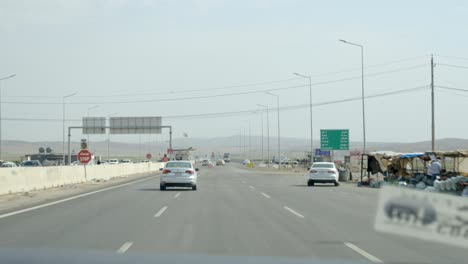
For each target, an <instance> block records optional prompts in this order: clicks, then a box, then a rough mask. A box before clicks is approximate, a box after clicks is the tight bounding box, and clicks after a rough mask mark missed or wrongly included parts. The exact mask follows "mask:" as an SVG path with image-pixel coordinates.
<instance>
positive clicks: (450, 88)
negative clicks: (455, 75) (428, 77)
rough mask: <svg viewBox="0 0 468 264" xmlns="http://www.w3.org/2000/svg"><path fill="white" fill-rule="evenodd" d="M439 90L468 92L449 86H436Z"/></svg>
mask: <svg viewBox="0 0 468 264" xmlns="http://www.w3.org/2000/svg"><path fill="white" fill-rule="evenodd" d="M436 87H437V88H441V89H447V90H454V91H460V92H468V90H467V89H461V88H455V87H449V86H440V85H436Z"/></svg>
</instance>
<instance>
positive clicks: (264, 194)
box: [261, 193, 271, 198]
mask: <svg viewBox="0 0 468 264" xmlns="http://www.w3.org/2000/svg"><path fill="white" fill-rule="evenodd" d="M261 194H262V195H263V196H265V197H266V198H271V197H270V195H268V194H266V193H261Z"/></svg>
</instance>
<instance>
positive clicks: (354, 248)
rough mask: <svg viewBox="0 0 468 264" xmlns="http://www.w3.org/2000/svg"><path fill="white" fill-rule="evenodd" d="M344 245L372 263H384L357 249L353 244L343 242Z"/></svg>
mask: <svg viewBox="0 0 468 264" xmlns="http://www.w3.org/2000/svg"><path fill="white" fill-rule="evenodd" d="M344 244H345V245H346V246H347V247H349V248H350V249H352V250H354V251H356V252H357V253H359V254H360V255H361V256H363V257H365V258H366V259H368V260H370V261H371V262H372V263H384V262H383V261H382V260H380V259H378V258H377V257H375V256H373V255H371V254H369V253H368V252H367V251H365V250H363V249H361V248H359V247H358V246H356V245H354V244H353V243H349V242H344Z"/></svg>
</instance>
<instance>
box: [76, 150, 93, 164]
mask: <svg viewBox="0 0 468 264" xmlns="http://www.w3.org/2000/svg"><path fill="white" fill-rule="evenodd" d="M91 158H92V154H91V152H89V151H88V150H86V149H83V150H81V151H80V152H78V161H79V162H80V163H81V164H88V163H89V162H90V161H91Z"/></svg>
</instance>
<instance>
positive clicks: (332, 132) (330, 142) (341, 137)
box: [320, 129, 349, 150]
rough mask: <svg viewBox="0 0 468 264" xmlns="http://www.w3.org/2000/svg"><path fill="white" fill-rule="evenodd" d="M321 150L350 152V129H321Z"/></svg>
mask: <svg viewBox="0 0 468 264" xmlns="http://www.w3.org/2000/svg"><path fill="white" fill-rule="evenodd" d="M320 149H321V150H349V129H321V130H320Z"/></svg>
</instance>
